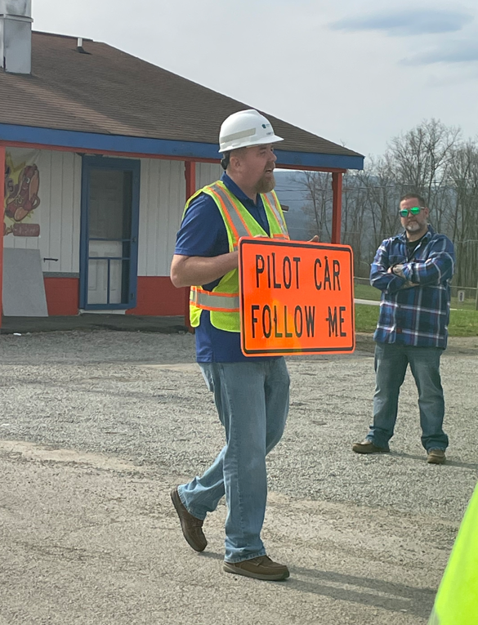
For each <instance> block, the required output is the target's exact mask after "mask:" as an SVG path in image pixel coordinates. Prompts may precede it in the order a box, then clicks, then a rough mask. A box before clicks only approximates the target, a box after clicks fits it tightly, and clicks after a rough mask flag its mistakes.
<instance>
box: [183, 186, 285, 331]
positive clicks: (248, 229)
mask: <svg viewBox="0 0 478 625" xmlns="http://www.w3.org/2000/svg"><path fill="white" fill-rule="evenodd" d="M200 193H205V194H206V195H209V196H210V197H211V198H212V199H213V200H214V202H215V203H216V206H217V208H218V210H219V212H220V214H221V217H222V218H223V220H224V225H225V226H226V231H227V238H228V242H229V251H230V252H233V251H234V250H236V249H237V245H238V242H239V239H240V238H241V237H246V236H250V237H256V236H262V237H269V235H268V234H267V232H266V231H265V230H264V229H263V228H262V226H260V224H258V223H257V221H256V220H255V219H254V218H253V217H252V215H251V214H250V213H249V211H248V210H247V209H246V207H245V206H244V205H243V204H242V202H240V201H239V200H238V199H237V198H236V196H235V195H233V194H232V193H231V192H230V191H229V189H228V188H227V187H226V185H225V184H224V183H223V182H220V181H218V182H215V183H213V184H210V185H207V186H206V187H204V188H203V189H200V190H199V191H197V192H196V193H195V194H194V195H193V196H192V197H191V198H189V200H188V202H187V203H186V208H185V209H184V214H186V211H187V209H188V208H189V206H190V204H191V202H192V201H193V200H194V199H195V198H196V197H197V196H198V195H199V194H200ZM261 198H262V202H263V206H264V209H265V212H266V216H267V221H268V223H269V229H270V238H279V239H289V235H288V233H287V226H286V223H285V219H284V214H283V213H282V208H281V205H280V203H279V200H278V198H277V195H276V193H275V192H274V191H271V193H268V194H262V193H261ZM203 310H209V311H210V316H211V317H210V318H211V324H212V325H213V326H214V327H215V328H218V329H219V330H226V331H227V332H240V329H241V328H240V317H239V271H238V270H237V269H234V270H233V271H229V272H228V273H227V274H226V275H225V276H223V277H222V278H221V280H220V281H219V283H218V284H217V286H216V287H215V288H214V289H213V290H212V291H206V290H205V289H204V288H203V287H202V286H192V287H191V292H190V302H189V316H190V322H191V326H192V327H193V328H195V327H197V326H198V325H199V323H200V320H201V312H202V311H203Z"/></svg>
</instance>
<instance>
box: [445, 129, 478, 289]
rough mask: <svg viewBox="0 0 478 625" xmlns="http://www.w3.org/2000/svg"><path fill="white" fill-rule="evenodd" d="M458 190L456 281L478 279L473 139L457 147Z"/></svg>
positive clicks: (454, 174) (477, 159)
mask: <svg viewBox="0 0 478 625" xmlns="http://www.w3.org/2000/svg"><path fill="white" fill-rule="evenodd" d="M450 178H451V181H452V184H453V191H454V194H453V195H454V211H453V232H452V238H453V240H454V242H455V248H456V255H457V272H456V282H457V284H459V285H460V286H476V284H477V281H478V220H477V217H478V145H477V144H476V143H473V142H471V141H469V142H468V143H466V144H464V145H463V146H461V147H460V148H458V149H457V150H455V151H454V154H453V162H452V165H451V167H450Z"/></svg>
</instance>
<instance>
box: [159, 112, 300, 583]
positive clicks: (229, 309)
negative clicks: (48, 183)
mask: <svg viewBox="0 0 478 625" xmlns="http://www.w3.org/2000/svg"><path fill="white" fill-rule="evenodd" d="M278 141H282V139H281V137H278V136H277V135H275V134H274V130H273V128H272V126H271V124H270V123H269V121H268V120H267V119H266V118H265V117H264V116H263V115H261V114H260V113H258V112H257V111H255V110H246V111H239V112H237V113H234V114H233V115H231V116H230V117H228V118H227V119H226V120H225V121H224V123H223V124H222V126H221V130H220V134H219V143H220V150H219V151H220V152H221V153H222V155H223V159H222V166H223V168H224V170H225V171H224V174H223V176H222V178H221V180H219V181H217V182H215V183H214V184H212V185H208V186H206V187H204V188H203V189H201V190H200V191H198V192H197V193H196V194H195V195H193V196H192V198H190V200H189V201H188V202H187V204H186V208H185V211H184V216H183V221H182V224H181V227H180V230H179V232H178V236H177V241H176V249H175V254H174V257H173V261H172V264H171V280H172V282H173V284H174V285H175V286H176V287H184V286H189V287H191V300H190V321H191V325H192V326H193V327H194V328H195V331H196V353H197V361H198V363H199V366H200V368H201V370H202V373H203V375H204V378H205V380H206V383H207V385H208V388H209V390H211V391H212V392H213V393H214V398H215V403H216V408H217V411H218V414H219V419H220V420H221V423H222V425H223V426H224V429H225V434H226V444H225V446H224V448H223V449H222V451H221V452H220V453H219V455H218V456H217V458H216V460H215V461H214V462H213V464H212V465H211V466H210V467H209V468H208V469H207V470H206V471H205V473H204V474H203V475H202V476H201V477H195V478H194V479H193V480H191V481H190V482H189V483H188V484H182V485H180V486H178V487H177V488H174V489H173V490H172V492H171V498H172V501H173V504H174V506H175V508H176V512H177V513H178V516H179V519H180V521H181V528H182V531H183V535H184V538H185V539H186V540H187V542H188V543H189V545H190V546H191V547H192V548H193V549H194V550H195V551H203V550H204V549H205V548H206V545H207V541H206V537H205V535H204V532H203V522H204V520H205V518H206V516H207V514H208V513H209V512H213V511H214V510H215V509H216V507H217V505H218V503H219V501H220V499H221V498H222V497H223V496H224V495H225V496H226V503H227V507H228V514H227V519H226V528H225V529H226V538H225V559H224V570H225V571H226V572H228V573H233V574H236V575H245V576H246V577H254V578H256V579H264V580H271V581H277V580H283V579H286V578H287V577H289V571H288V569H287V567H286V566H285V565H283V564H278V563H276V562H274V561H272V560H271V559H270V558H269V557H268V556H267V555H266V550H265V547H264V544H263V542H262V539H261V530H262V524H263V521H264V514H265V509H266V499H267V474H266V454H267V453H268V452H269V451H270V450H271V449H272V448H273V447H274V446H275V445H276V444H277V443H278V442H279V440H280V438H281V436H282V433H283V431H284V426H285V422H286V418H287V413H288V409H289V374H288V372H287V368H286V365H285V361H284V359H283V358H282V357H265V358H264V357H260V358H258V357H246V356H244V355H243V353H242V351H241V347H240V318H239V281H238V252H237V244H238V240H239V238H240V237H242V236H262V237H274V238H283V239H288V238H289V237H288V234H287V227H286V224H285V220H284V216H283V214H282V209H281V207H280V204H279V201H278V199H277V196H276V194H275V193H274V191H273V189H274V185H275V180H274V173H273V172H274V166H275V162H276V156H275V154H274V149H273V144H274V143H276V142H278Z"/></svg>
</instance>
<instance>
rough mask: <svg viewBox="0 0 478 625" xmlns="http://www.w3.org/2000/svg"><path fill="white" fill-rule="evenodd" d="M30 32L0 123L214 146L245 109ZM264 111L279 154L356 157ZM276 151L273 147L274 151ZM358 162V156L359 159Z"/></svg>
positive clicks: (122, 57)
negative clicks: (26, 67)
mask: <svg viewBox="0 0 478 625" xmlns="http://www.w3.org/2000/svg"><path fill="white" fill-rule="evenodd" d="M76 46H77V40H76V38H74V37H66V36H61V35H52V34H47V33H39V32H33V34H32V75H31V76H25V75H15V74H8V73H5V72H2V71H1V70H0V123H3V124H9V125H23V126H34V127H40V128H51V129H59V130H72V131H78V132H91V133H100V134H111V135H123V136H131V137H146V138H153V139H165V140H174V141H195V142H200V143H209V144H217V141H218V132H219V126H220V124H221V122H222V121H223V120H224V119H225V118H226V117H227V116H228V115H230V114H231V113H234V112H236V111H239V110H241V109H244V108H250V107H249V106H248V105H247V104H245V103H242V102H238V101H237V100H234V99H232V98H229V97H227V96H224V95H222V94H220V93H217V92H215V91H212V90H211V89H208V88H206V87H203V86H201V85H199V84H197V83H194V82H192V81H190V80H187V79H186V78H182V77H181V76H178V75H176V74H173V73H172V72H169V71H167V70H165V69H162V68H160V67H157V66H155V65H152V64H150V63H147V62H146V61H143V60H140V59H138V58H136V57H134V56H131V55H129V54H126V53H125V52H122V51H121V50H118V49H116V48H113V47H111V46H108V45H106V44H104V43H97V42H94V41H89V40H83V48H84V50H85V51H86V52H87V53H88V54H82V53H80V52H78V50H77V47H76ZM261 112H263V113H264V114H265V115H266V116H267V117H268V118H269V120H270V121H271V123H272V125H273V127H274V130H275V132H276V133H277V134H278V135H280V136H282V137H284V139H285V141H284V142H283V143H281V145H280V149H282V150H290V151H294V152H296V151H297V152H310V153H321V154H331V155H343V156H357V155H358V154H357V152H353V151H352V150H349V149H347V148H344V147H342V146H340V145H337V144H335V143H332V142H330V141H327V140H326V139H322V138H321V137H317V136H316V135H313V134H312V133H310V132H306V131H305V130H302V129H300V128H297V127H296V126H293V125H291V124H288V123H286V122H284V121H281V120H279V119H277V118H275V117H274V116H272V115H270V114H268V113H267V112H265V111H261ZM278 147H279V146H278ZM359 156H360V155H359Z"/></svg>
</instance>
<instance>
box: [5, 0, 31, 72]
mask: <svg viewBox="0 0 478 625" xmlns="http://www.w3.org/2000/svg"><path fill="white" fill-rule="evenodd" d="M31 15H32V2H31V0H0V67H3V68H4V70H5V71H6V72H11V73H12V74H31V71H32V22H33V20H32V17H31Z"/></svg>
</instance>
